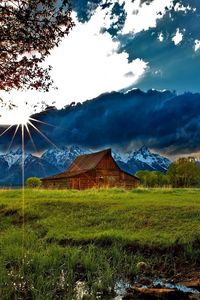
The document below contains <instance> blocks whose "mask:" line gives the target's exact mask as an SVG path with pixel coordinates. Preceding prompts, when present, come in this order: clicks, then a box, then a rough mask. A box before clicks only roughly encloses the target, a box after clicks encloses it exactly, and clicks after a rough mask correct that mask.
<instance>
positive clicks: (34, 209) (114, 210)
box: [0, 189, 200, 300]
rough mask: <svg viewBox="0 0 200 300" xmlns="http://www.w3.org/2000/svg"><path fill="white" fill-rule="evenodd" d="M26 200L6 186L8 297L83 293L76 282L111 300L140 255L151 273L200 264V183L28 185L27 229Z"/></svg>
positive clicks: (1, 207)
mask: <svg viewBox="0 0 200 300" xmlns="http://www.w3.org/2000/svg"><path fill="white" fill-rule="evenodd" d="M21 206H22V199H21V191H20V190H8V191H6V190H3V191H0V214H1V224H0V226H1V227H0V228H1V232H2V235H1V249H2V250H1V266H2V268H1V278H2V289H1V290H2V292H1V293H2V294H1V295H0V296H1V297H0V298H1V299H3V300H7V299H9V300H10V299H38V300H39V299H40V300H41V299H45V300H48V299H49V300H50V299H52V300H53V299H70V300H72V299H77V295H78V293H79V291H78V290H77V282H84V285H85V287H84V288H85V290H86V291H87V293H90V294H91V295H92V296H91V297H92V298H93V299H96V298H97V295H99V293H101V294H102V295H103V296H102V297H103V298H102V299H106V297H107V296H105V295H106V294H108V293H109V292H110V293H112V292H113V290H114V287H115V284H116V282H117V281H119V280H121V279H124V280H127V279H128V280H133V278H134V277H135V276H136V275H138V269H137V263H138V262H140V261H145V262H146V263H147V265H148V266H149V269H148V272H149V274H150V275H151V274H152V276H157V275H158V276H159V274H160V272H165V273H166V274H167V273H169V272H171V273H175V272H178V271H179V272H180V268H181V267H180V266H181V264H183V263H184V267H188V268H191V266H192V267H193V268H196V267H197V266H198V264H199V263H200V250H199V249H200V247H199V245H200V193H199V190H198V189H162V190H161V189H136V190H132V191H126V190H121V189H111V190H108V189H102V190H87V191H76V190H69V191H50V190H49V191H47V190H26V191H25V224H24V228H25V231H24V233H23V232H22V231H23V226H22V224H23V218H22V207H21ZM23 235H24V243H22V237H23ZM23 244H24V245H23ZM92 298H91V299H92ZM108 299H109V298H108Z"/></svg>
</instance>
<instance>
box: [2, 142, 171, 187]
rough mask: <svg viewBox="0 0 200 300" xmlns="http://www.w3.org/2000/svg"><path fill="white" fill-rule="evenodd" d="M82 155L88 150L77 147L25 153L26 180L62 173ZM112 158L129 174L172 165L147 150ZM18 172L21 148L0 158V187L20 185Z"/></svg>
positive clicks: (116, 153) (160, 169) (161, 169)
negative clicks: (39, 153) (36, 153)
mask: <svg viewBox="0 0 200 300" xmlns="http://www.w3.org/2000/svg"><path fill="white" fill-rule="evenodd" d="M97 151H98V149H97ZM85 153H91V150H89V149H83V148H80V147H78V146H65V147H63V148H61V149H58V148H51V149H48V150H46V151H45V152H44V153H43V154H42V156H41V157H36V156H34V155H32V154H30V153H25V155H24V168H25V179H26V178H28V177H34V176H36V177H41V178H42V177H46V176H50V175H53V174H57V173H60V172H63V171H64V170H66V169H67V168H68V167H69V165H70V164H71V163H72V161H73V160H74V159H75V158H76V157H77V156H78V155H81V154H85ZM112 155H113V158H114V159H115V161H116V162H117V164H118V165H119V167H120V168H121V169H122V170H124V171H126V172H129V173H130V174H134V173H135V172H137V171H138V170H159V171H162V172H166V171H167V169H168V167H169V165H170V164H171V161H170V160H169V159H167V158H165V157H163V156H161V155H159V154H156V153H152V152H151V151H150V150H149V149H148V148H147V147H142V148H140V149H139V150H137V151H132V152H128V153H120V152H119V151H116V150H114V151H113V152H112ZM21 170H22V152H21V149H17V150H14V151H10V152H9V153H7V154H3V155H0V174H2V176H1V177H0V185H10V186H12V185H20V184H21V172H22V171H21Z"/></svg>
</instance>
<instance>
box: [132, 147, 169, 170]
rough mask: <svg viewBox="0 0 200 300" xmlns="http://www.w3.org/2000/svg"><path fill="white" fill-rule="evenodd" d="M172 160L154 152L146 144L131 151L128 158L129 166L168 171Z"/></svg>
mask: <svg viewBox="0 0 200 300" xmlns="http://www.w3.org/2000/svg"><path fill="white" fill-rule="evenodd" d="M171 163H172V162H171V160H169V159H168V158H166V157H164V156H161V155H159V154H157V153H152V152H151V151H150V150H149V149H148V148H147V147H146V146H143V147H142V148H140V149H138V150H137V151H134V152H133V153H130V154H129V156H128V159H127V164H128V165H129V166H131V165H136V166H137V168H138V167H139V169H142V170H155V171H156V170H158V171H162V172H166V171H167V169H168V168H169V166H170V164H171Z"/></svg>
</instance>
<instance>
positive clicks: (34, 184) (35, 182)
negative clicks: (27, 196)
mask: <svg viewBox="0 0 200 300" xmlns="http://www.w3.org/2000/svg"><path fill="white" fill-rule="evenodd" d="M41 184H42V182H41V180H40V178H38V177H29V178H28V179H27V180H26V186H27V187H28V188H31V189H33V188H39V187H40V186H41Z"/></svg>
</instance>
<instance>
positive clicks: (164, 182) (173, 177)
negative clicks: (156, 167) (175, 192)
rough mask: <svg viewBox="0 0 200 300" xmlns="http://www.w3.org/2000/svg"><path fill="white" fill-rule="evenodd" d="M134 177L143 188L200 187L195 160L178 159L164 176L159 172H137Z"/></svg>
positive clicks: (199, 169) (199, 177) (199, 168)
mask: <svg viewBox="0 0 200 300" xmlns="http://www.w3.org/2000/svg"><path fill="white" fill-rule="evenodd" d="M136 176H137V177H138V178H139V179H140V180H141V185H142V186H145V187H165V186H172V187H175V188H176V187H198V186H199V187H200V166H198V165H197V163H196V160H195V158H193V157H187V158H185V157H184V158H180V159H178V160H177V161H176V162H174V163H172V164H171V165H170V167H169V169H168V171H167V173H166V174H164V173H162V172H159V171H138V172H137V173H136Z"/></svg>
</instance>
